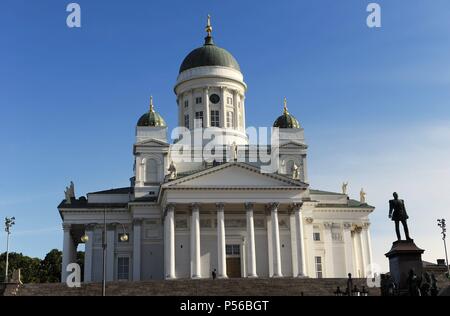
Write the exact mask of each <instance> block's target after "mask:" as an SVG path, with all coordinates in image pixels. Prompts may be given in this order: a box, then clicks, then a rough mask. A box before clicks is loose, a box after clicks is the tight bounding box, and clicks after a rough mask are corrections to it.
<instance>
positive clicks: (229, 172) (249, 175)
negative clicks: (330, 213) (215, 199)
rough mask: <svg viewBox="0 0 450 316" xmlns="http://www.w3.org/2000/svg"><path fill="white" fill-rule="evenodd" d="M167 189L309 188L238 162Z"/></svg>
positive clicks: (193, 176) (197, 174) (198, 175)
mask: <svg viewBox="0 0 450 316" xmlns="http://www.w3.org/2000/svg"><path fill="white" fill-rule="evenodd" d="M164 187H166V188H177V187H180V188H182V187H205V188H280V187H285V188H297V189H302V188H305V189H306V188H307V187H308V185H307V184H306V183H303V182H301V181H298V180H293V179H290V178H288V177H286V176H282V175H278V174H267V173H262V172H261V170H260V169H259V168H258V167H255V166H252V165H249V164H245V163H238V162H231V163H226V164H224V165H221V166H217V167H214V168H210V169H206V170H203V171H200V172H197V173H195V174H192V175H189V176H186V177H184V178H181V179H177V180H175V181H172V182H169V183H166V184H164Z"/></svg>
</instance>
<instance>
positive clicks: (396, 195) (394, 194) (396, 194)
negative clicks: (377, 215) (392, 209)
mask: <svg viewBox="0 0 450 316" xmlns="http://www.w3.org/2000/svg"><path fill="white" fill-rule="evenodd" d="M392 195H393V196H394V199H396V200H397V199H398V193H397V192H394V193H393V194H392Z"/></svg>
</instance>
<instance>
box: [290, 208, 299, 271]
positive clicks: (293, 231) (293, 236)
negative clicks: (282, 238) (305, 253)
mask: <svg viewBox="0 0 450 316" xmlns="http://www.w3.org/2000/svg"><path fill="white" fill-rule="evenodd" d="M296 226H297V225H296V222H295V212H294V210H293V209H290V210H289V232H290V235H291V265H292V276H293V277H296V276H297V275H298V255H297V227H296Z"/></svg>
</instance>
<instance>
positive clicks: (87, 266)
mask: <svg viewBox="0 0 450 316" xmlns="http://www.w3.org/2000/svg"><path fill="white" fill-rule="evenodd" d="M85 234H86V236H87V237H88V240H87V241H86V243H85V244H84V283H89V282H92V255H93V253H92V252H93V245H94V227H93V226H91V225H89V226H87V227H86V231H85Z"/></svg>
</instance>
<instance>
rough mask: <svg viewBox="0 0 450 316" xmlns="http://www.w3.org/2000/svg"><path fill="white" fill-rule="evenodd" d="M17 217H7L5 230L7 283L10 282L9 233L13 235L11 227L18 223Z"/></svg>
mask: <svg viewBox="0 0 450 316" xmlns="http://www.w3.org/2000/svg"><path fill="white" fill-rule="evenodd" d="M15 220H16V218H15V217H11V218H9V217H6V218H5V232H6V266H5V283H7V282H8V265H9V235H11V227H12V226H13V225H14V224H15V223H16V222H15Z"/></svg>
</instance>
